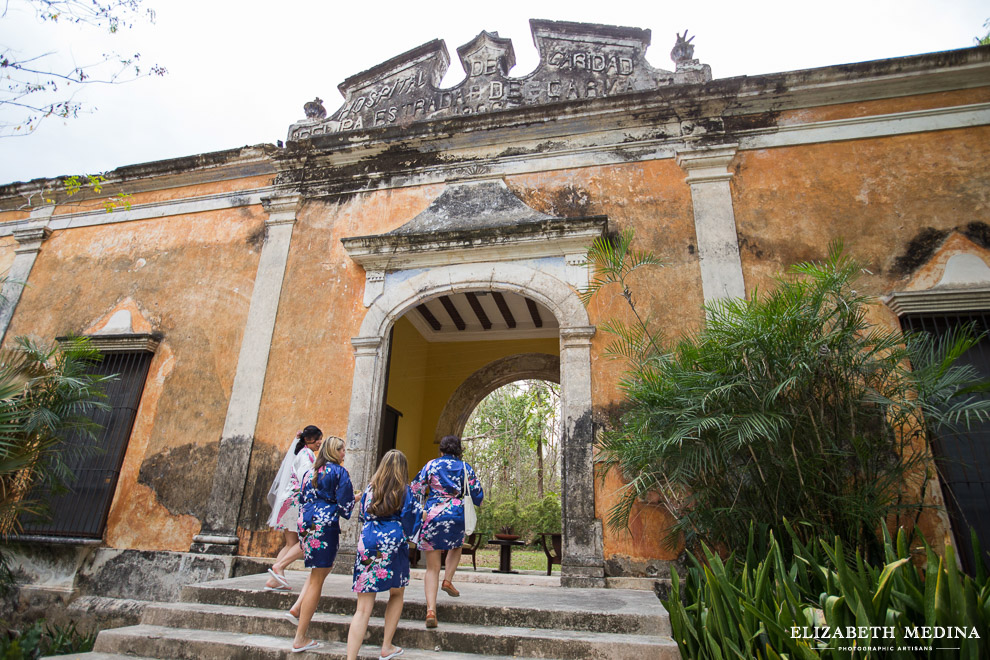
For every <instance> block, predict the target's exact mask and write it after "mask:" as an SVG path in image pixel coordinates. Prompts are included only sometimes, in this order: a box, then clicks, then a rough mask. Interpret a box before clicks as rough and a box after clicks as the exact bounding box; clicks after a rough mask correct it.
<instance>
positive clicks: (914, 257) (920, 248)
mask: <svg viewBox="0 0 990 660" xmlns="http://www.w3.org/2000/svg"><path fill="white" fill-rule="evenodd" d="M954 231H957V232H959V233H960V234H962V235H963V236H965V237H966V238H968V239H969V240H971V241H973V242H974V243H976V244H977V245H979V246H980V247H983V248H987V249H990V225H987V224H986V223H985V222H970V223H968V224H966V225H960V226H958V227H955V228H954ZM952 232H953V229H935V228H934V227H924V228H923V229H922V230H921V231H919V232H918V233H917V234H915V235H914V238H912V239H911V241H910V242H908V244H907V245H906V246H905V248H904V251H903V252H902V253H901V254H900V255H898V256H897V257H895V258H894V265H893V267H892V268H891V272H892V273H893V274H894V275H897V276H898V277H906V276H908V275H910V274H911V273H913V272H914V271H916V270H917V269H919V268H921V267H922V266H924V265H925V264H926V263H928V261H929V260H930V259H931V258H932V256H933V255H934V254H935V252H936V251H937V250H938V248H939V247H940V246H941V245H942V243H943V242H944V241H945V239H946V238H948V236H949V234H951V233H952Z"/></svg>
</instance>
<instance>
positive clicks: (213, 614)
mask: <svg viewBox="0 0 990 660" xmlns="http://www.w3.org/2000/svg"><path fill="white" fill-rule="evenodd" d="M403 615H405V611H403ZM350 621H351V614H347V615H344V614H326V613H319V612H318V613H317V614H316V615H315V616H314V617H313V621H312V623H311V624H310V628H309V636H310V637H312V638H313V639H318V640H329V641H338V642H346V640H347V630H348V627H349V625H350ZM142 623H144V624H147V625H153V626H162V627H169V628H198V629H202V630H212V631H218V632H228V633H241V634H251V635H265V636H270V637H282V638H283V639H285V640H287V643H288V640H291V638H292V636H293V634H294V633H295V630H296V626H295V624H293V623H292V622H291V621H290V620H289V619H287V618H286V617H285V613H284V611H277V610H265V609H259V608H254V607H236V606H231V605H208V604H196V603H167V604H161V605H155V606H152V607H149V608H148V609H147V610H145V616H144V619H143V620H142ZM383 625H384V622H383V620H382V619H381V618H379V617H372V619H371V621H370V622H369V625H368V633H369V636H368V637H367V638H366V643H367V644H371V645H380V644H381V640H382V630H383ZM394 642H395V644H398V645H399V646H403V647H407V648H417V649H438V648H439V649H442V650H443V651H445V652H456V653H471V652H473V651H475V650H477V649H484V650H485V652H486V653H489V654H496V655H506V656H515V657H544V656H551V657H554V658H566V659H573V660H583V659H584V658H613V659H616V660H625V659H628V660H640V659H641V658H665V659H670V660H675V659H676V658H678V657H679V656H678V655H677V645H676V644H674V642H673V641H672V640H671V639H670V638H669V637H667V638H663V637H660V636H652V635H631V634H617V633H593V632H582V631H573V630H547V629H537V628H526V627H513V626H493V625H489V626H477V625H470V624H463V623H450V622H447V621H445V620H444V619H442V618H441V625H440V626H439V627H438V628H435V629H432V630H427V629H426V627H425V625H424V623H423V621H422V620H419V619H417V620H409V619H406V618H403V619H401V620H400V621H399V627H398V629H397V630H396V633H395V639H394Z"/></svg>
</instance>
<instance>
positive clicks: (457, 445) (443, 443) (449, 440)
mask: <svg viewBox="0 0 990 660" xmlns="http://www.w3.org/2000/svg"><path fill="white" fill-rule="evenodd" d="M440 453H441V454H450V455H451V456H456V457H457V458H460V457H461V439H460V438H459V437H457V436H456V435H445V436H443V437H442V438H440Z"/></svg>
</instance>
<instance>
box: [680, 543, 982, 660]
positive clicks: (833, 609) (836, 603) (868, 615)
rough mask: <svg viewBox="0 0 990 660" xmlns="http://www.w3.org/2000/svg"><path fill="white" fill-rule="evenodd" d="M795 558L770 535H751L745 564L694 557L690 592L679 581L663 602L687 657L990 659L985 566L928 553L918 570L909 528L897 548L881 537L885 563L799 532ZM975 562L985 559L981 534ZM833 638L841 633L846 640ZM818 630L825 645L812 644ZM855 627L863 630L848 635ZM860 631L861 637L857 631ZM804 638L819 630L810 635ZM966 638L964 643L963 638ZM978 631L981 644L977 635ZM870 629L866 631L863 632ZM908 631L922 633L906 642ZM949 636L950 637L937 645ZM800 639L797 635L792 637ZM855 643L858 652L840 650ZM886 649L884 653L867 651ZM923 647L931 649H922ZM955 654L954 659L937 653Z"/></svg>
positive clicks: (951, 552) (709, 556)
mask: <svg viewBox="0 0 990 660" xmlns="http://www.w3.org/2000/svg"><path fill="white" fill-rule="evenodd" d="M785 528H786V529H787V530H788V533H789V535H790V541H791V543H790V550H791V553H790V559H786V558H785V556H786V555H785V553H784V551H783V546H782V545H781V543H780V542H778V541H777V539H776V538H774V536H773V534H772V533H771V534H770V535H769V537H768V539H767V542H766V543H761V542H760V540H759V539H758V538H757V535H756V534H754V533H753V531H752V528H751V530H750V535H749V543H748V545H747V546H746V555H745V558H740V559H737V558H736V557H735V555H733V556H730V557H729V558H728V559H727V560H726V561H722V559H721V558H720V557H719V556H718V554H716V553H714V552H711V551H710V550H709V549H708V547H707V546H704V545H703V546H702V550H703V553H704V561H703V562H702V561H698V559H697V558H695V557H694V556H693V555H691V556H690V559H691V562H692V564H693V565H692V566H691V567H690V568H689V569H688V573H687V578H686V580H685V583H684V586H683V591H682V587H681V585H680V581H679V579H678V577H677V575H676V574H673V575H672V576H671V582H672V585H671V595H670V598H669V599H668V600H666V601H664V606H665V607H666V608H667V609H668V611H669V612H670V622H671V628H672V630H673V636H674V639H675V641H676V642H677V645H678V647H679V649H680V652H681V656H682V657H684V658H691V659H692V660H707V659H709V658H718V659H720V660H721V659H724V658H747V659H749V658H754V659H757V660H761V659H764V658H766V659H771V658H773V659H776V658H802V659H813V658H830V659H831V658H843V659H845V658H849V659H850V660H851V659H853V658H855V659H857V660H865V659H867V658H891V659H896V660H900V659H904V660H908V659H911V658H946V657H955V658H965V659H967V660H968V659H973V660H976V659H977V658H985V657H987V654H988V652H990V645H988V639H987V635H988V634H990V582H988V580H987V569H986V566H985V563H984V561H983V560H980V561H979V566H978V570H977V571H976V576H975V577H970V576H968V575H965V574H963V573H961V572H959V570H958V569H957V568H956V561H955V552H954V550H953V548H952V547H951V546H948V547H946V551H945V556H944V557H939V556H937V555H936V554H935V553H934V552H933V551H932V549H931V548H930V547H929V546H927V544H926V545H925V547H924V562H923V563H922V564H921V565H918V566H916V565H915V564H914V563H913V560H914V557H913V556H912V553H911V551H910V548H909V547H908V539H907V535H906V534H905V532H904V530H903V529H901V530H900V531H899V532H898V534H897V539H896V543H895V542H894V541H892V540H891V538H890V536H889V535H888V534H885V535H884V544H883V553H884V558H883V562H882V563H878V564H877V565H873V564H871V563H869V562H867V561H865V560H864V558H863V557H862V555H861V554H860V553H859V552H856V553H854V554H852V555H848V554H847V553H846V547H845V545H844V544H843V542H842V540H841V539H840V538H838V537H836V538H835V540H834V541H833V542H831V543H829V542H828V541H826V540H824V539H813V540H812V541H809V542H808V543H807V544H805V543H803V542H802V541H801V540H800V539H799V537H798V536H797V535H796V534H794V532H793V530H792V529H791V528H790V527H788V526H785ZM973 544H974V555H975V556H976V557H981V558H982V557H984V555H983V554H982V553H981V551H980V548H979V544H978V542H977V541H976V537H975V535H974V537H973ZM826 626H827V627H828V628H829V631H835V630H836V629H838V630H840V631H842V637H837V636H830V638H829V639H827V640H826V639H824V637H826V636H827V635H828V633H826V632H824V631H823V628H824V627H826ZM816 627H817V628H818V629H819V630H818V632H819V633H820V634H819V635H818V637H819V638H820V639H819V640H817V641H816V639H814V632H815V631H814V629H815V628H816ZM849 627H855V628H857V631H856V633H854V635H853V636H848V635H847V634H846V633H847V632H848V628H849ZM861 628H862V630H860V629H861ZM805 629H807V632H810V633H812V634H811V635H808V636H806V635H805V633H806V630H805ZM957 629H962V630H964V631H966V634H965V635H963V636H962V637H961V638H960V635H959V631H958V630H957ZM973 630H975V634H976V635H978V636H979V637H978V638H975V637H972V636H971V635H972V634H973V633H971V632H970V631H973ZM862 631H865V632H866V634H863V635H860V634H859V633H860V632H862ZM910 631H917V633H918V635H917V636H912V637H909V636H908V635H909V632H910ZM940 631H948V633H947V634H948V636H950V638H939V632H940ZM795 632H797V634H795ZM853 644H855V645H857V647H859V648H857V650H855V651H849V650H841V649H843V648H844V647H850V646H852V645H853ZM871 647H873V648H876V647H882V648H884V649H885V650H880V651H877V650H863V649H869V648H871ZM922 647H927V648H930V649H931V650H930V651H925V650H917V649H919V648H922ZM940 647H941V648H946V647H950V648H954V649H956V654H951V655H950V654H947V653H946V652H945V651H944V650H943V651H939V650H938V649H939V648H940Z"/></svg>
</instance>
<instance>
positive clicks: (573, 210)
mask: <svg viewBox="0 0 990 660" xmlns="http://www.w3.org/2000/svg"><path fill="white" fill-rule="evenodd" d="M510 189H511V190H512V192H513V193H515V195H516V196H517V197H519V199H521V200H523V202H525V203H526V204H527V205H529V206H531V207H533V208H534V209H536V210H537V211H539V212H541V213H546V214H547V215H552V216H555V217H558V218H582V217H586V216H589V215H595V212H594V211H592V198H591V193H589V192H588V191H587V190H586V189H584V188H582V187H580V186H575V185H567V186H562V187H560V188H549V189H521V188H515V187H512V186H510Z"/></svg>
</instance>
